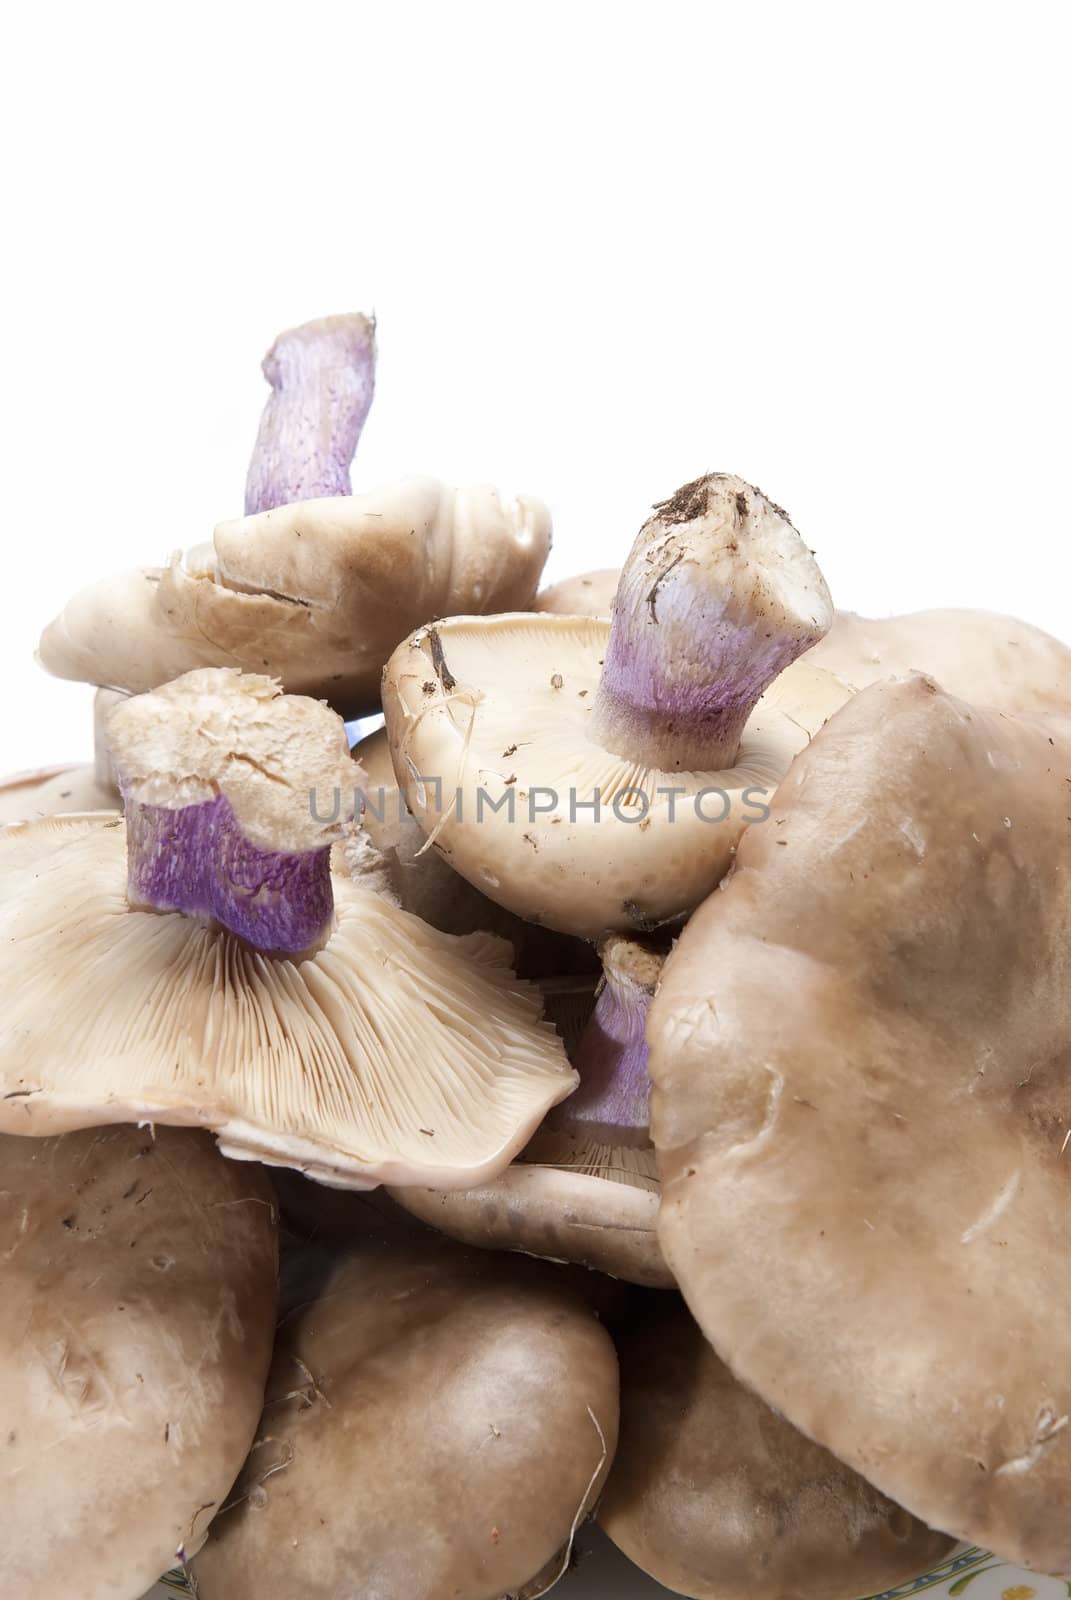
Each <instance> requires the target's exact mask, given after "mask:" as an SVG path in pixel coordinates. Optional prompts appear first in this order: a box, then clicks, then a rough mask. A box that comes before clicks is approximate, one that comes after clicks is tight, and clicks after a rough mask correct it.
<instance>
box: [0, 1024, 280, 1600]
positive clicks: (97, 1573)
mask: <svg viewBox="0 0 1071 1600" xmlns="http://www.w3.org/2000/svg"><path fill="white" fill-rule="evenodd" d="M56 1004H57V1006H60V1005H62V1004H63V1001H62V998H61V997H58V998H57V1001H56ZM0 1173H2V1177H0V1261H2V1262H3V1267H4V1278H3V1294H2V1295H0V1415H2V1417H3V1444H4V1447H3V1449H2V1450H0V1498H2V1501H3V1507H4V1532H3V1538H2V1539H0V1594H3V1595H4V1596H5V1600H69V1597H71V1596H73V1595H77V1596H78V1597H79V1600H138V1597H139V1596H140V1595H142V1594H143V1593H144V1592H145V1590H146V1589H147V1588H149V1586H150V1585H151V1584H152V1583H154V1582H155V1581H156V1579H157V1578H158V1577H159V1575H160V1573H161V1572H163V1571H165V1570H166V1569H167V1568H168V1567H170V1566H172V1565H173V1564H174V1563H175V1562H176V1561H180V1562H181V1561H183V1560H188V1559H189V1558H191V1557H192V1556H193V1555H194V1553H195V1552H196V1550H197V1549H198V1548H199V1546H200V1544H201V1542H202V1540H203V1539H204V1537H205V1534H206V1532H207V1530H208V1525H209V1523H210V1521H211V1520H212V1517H213V1515H214V1513H215V1512H216V1511H217V1510H218V1509H219V1507H220V1506H221V1505H222V1503H223V1501H224V1498H225V1496H226V1495H227V1493H228V1491H229V1489H230V1486H231V1484H232V1483H233V1481H234V1478H235V1475H236V1474H237V1473H238V1472H239V1471H240V1470H241V1466H242V1463H243V1461H244V1460H245V1458H246V1455H247V1453H248V1451H249V1448H250V1445H251V1444H252V1441H253V1438H254V1436H255V1432H256V1427H257V1419H258V1417H259V1415H260V1412H261V1407H262V1405H263V1399H264V1384H265V1381H266V1379H267V1375H268V1367H269V1363H270V1360H271V1351H272V1336H273V1333H274V1326H275V1299H276V1232H277V1228H276V1209H275V1201H274V1197H273V1195H272V1192H271V1188H270V1186H269V1185H268V1184H267V1182H266V1181H265V1179H264V1176H263V1174H262V1173H260V1172H258V1171H257V1170H256V1169H255V1168H252V1167H238V1166H235V1165H234V1164H233V1163H232V1162H228V1161H224V1160H223V1158H222V1157H221V1156H220V1155H219V1153H218V1152H217V1151H216V1150H214V1149H213V1147H212V1142H211V1140H210V1139H209V1137H208V1135H207V1134H204V1133H198V1132H196V1131H195V1130H192V1129H177V1128H160V1129H158V1130H157V1131H156V1134H155V1136H154V1135H153V1133H152V1131H151V1130H142V1129H137V1128H132V1127H125V1128H99V1129H94V1130H92V1131H90V1132H85V1133H71V1134H66V1135H64V1137H63V1138H60V1139H0Z"/></svg>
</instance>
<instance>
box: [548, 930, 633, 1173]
mask: <svg viewBox="0 0 1071 1600" xmlns="http://www.w3.org/2000/svg"><path fill="white" fill-rule="evenodd" d="M618 948H619V949H622V950H624V951H626V952H634V953H637V954H638V956H639V960H640V961H642V962H643V963H644V969H643V970H642V971H637V970H636V965H637V963H636V960H635V958H633V959H629V958H628V956H627V955H626V959H625V960H624V961H618V960H617V959H616V958H615V957H614V956H613V954H611V955H610V956H609V957H608V958H606V968H605V981H604V983H603V986H602V988H601V990H600V992H599V997H598V999H597V1001H596V1002H595V1010H594V1013H593V1014H592V1017H591V1020H590V1021H589V1023H588V1024H587V1026H586V1027H585V1029H584V1031H583V1033H582V1034H581V1036H580V1040H579V1043H578V1044H577V1047H576V1049H575V1051H574V1052H573V1056H572V1061H573V1065H574V1066H575V1067H576V1069H577V1071H578V1072H579V1074H580V1087H579V1088H578V1089H577V1090H576V1092H575V1094H572V1095H570V1097H569V1099H568V1100H565V1101H563V1102H562V1104H561V1105H559V1106H557V1107H556V1108H555V1110H554V1111H553V1112H551V1115H550V1117H549V1118H548V1119H547V1126H549V1127H551V1128H553V1129H554V1130H555V1131H557V1132H562V1133H570V1134H572V1135H573V1136H574V1137H576V1138H579V1139H582V1140H584V1141H585V1142H590V1143H593V1144H602V1145H627V1146H631V1147H633V1148H637V1149H642V1148H645V1147H646V1146H648V1145H649V1144H650V1142H651V1137H650V1131H649V1109H648V1107H649V1101H650V1094H651V1080H650V1078H649V1077H648V1075H647V1039H646V1034H645V1030H646V1026H647V1008H648V1006H649V1005H650V1003H651V999H652V997H653V995H654V991H655V983H656V980H657V972H658V969H659V968H660V966H661V958H660V957H656V956H653V955H651V954H649V953H647V952H645V951H643V950H642V949H641V947H638V946H636V945H629V943H628V941H624V940H622V941H620V944H619V946H618Z"/></svg>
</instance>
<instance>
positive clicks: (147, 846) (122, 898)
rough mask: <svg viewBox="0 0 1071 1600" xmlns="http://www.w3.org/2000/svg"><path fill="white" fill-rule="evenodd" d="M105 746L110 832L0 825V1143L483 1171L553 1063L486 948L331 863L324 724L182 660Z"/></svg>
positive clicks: (516, 989)
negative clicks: (121, 1140) (150, 1137)
mask: <svg viewBox="0 0 1071 1600" xmlns="http://www.w3.org/2000/svg"><path fill="white" fill-rule="evenodd" d="M109 734H110V738H111V746H112V753H113V756H114V759H115V763H116V766H117V768H118V772H119V775H120V780H121V784H122V788H123V791H124V796H125V799H126V825H125V828H124V825H123V823H122V821H121V819H119V818H118V817H114V816H112V817H109V816H108V815H98V816H82V817H71V818H52V819H48V820H47V821H43V822H38V823H31V824H26V825H23V826H21V827H14V828H5V829H3V830H0V884H2V891H0V974H2V976H3V983H4V990H5V995H6V999H5V1005H4V1008H3V1015H2V1019H0V1131H6V1132H14V1133H26V1134H49V1133H55V1132H63V1131H66V1130H67V1129H71V1128H78V1127H86V1126H91V1125H94V1124H97V1123H103V1122H117V1121H125V1120H134V1121H138V1122H148V1121H151V1122H162V1123H167V1122H173V1123H196V1124H199V1125H203V1126H206V1127H210V1128H212V1129H213V1130H214V1131H215V1132H216V1133H217V1135H218V1137H219V1140H220V1145H221V1147H222V1148H223V1149H224V1151H225V1152H226V1153H228V1154H232V1155H235V1156H242V1157H246V1158H255V1159H258V1160H263V1161H267V1162H272V1163H282V1164H288V1165H294V1166H299V1167H301V1168H303V1169H306V1170H308V1171H309V1172H310V1174H311V1175H313V1176H315V1177H317V1178H320V1179H322V1180H323V1181H325V1182H330V1183H335V1184H339V1185H341V1186H343V1187H356V1188H363V1187H369V1186H371V1185H374V1184H377V1183H380V1182H383V1181H385V1180H387V1179H389V1180H390V1181H391V1182H394V1183H406V1182H420V1183H434V1184H436V1185H438V1186H440V1187H450V1186H451V1185H454V1184H460V1185H463V1184H466V1183H478V1182H482V1181H483V1180H485V1179H486V1178H489V1177H492V1176H494V1175H495V1174H496V1173H497V1172H498V1171H500V1170H501V1168H502V1167H504V1166H505V1165H506V1164H507V1163H508V1161H509V1160H510V1158H511V1157H512V1156H513V1155H514V1154H515V1153H516V1152H517V1151H518V1150H520V1149H521V1148H523V1146H524V1144H525V1143H526V1142H527V1140H528V1139H529V1138H530V1136H531V1134H532V1132H533V1130H534V1129H535V1128H536V1127H537V1126H538V1124H539V1122H540V1121H541V1120H542V1118H543V1116H544V1115H545V1113H546V1112H547V1110H548V1109H549V1108H550V1106H551V1105H553V1104H554V1103H555V1102H556V1101H558V1100H559V1099H561V1098H562V1097H563V1096H564V1095H566V1094H568V1093H569V1092H570V1090H571V1089H572V1088H573V1086H574V1085H575V1082H576V1077H575V1074H574V1073H573V1072H572V1071H571V1070H570V1068H569V1065H568V1062H567V1061H566V1058H565V1055H564V1052H563V1050H562V1047H561V1043H560V1041H559V1040H558V1039H557V1037H556V1036H555V1034H554V1032H553V1030H552V1028H551V1027H550V1025H549V1024H544V1023H541V1022H540V1020H539V1017H540V1012H541V1002H540V997H539V995H538V992H537V991H535V990H532V989H531V988H530V987H529V986H528V985H526V984H523V983H520V982H518V981H517V980H516V979H514V977H513V976H512V974H511V973H510V971H509V970H508V968H507V967H506V965H505V961H506V955H507V951H506V947H505V946H504V945H503V944H502V942H501V941H498V940H495V939H492V938H489V937H487V936H485V935H480V934H476V935H473V936H471V937H469V938H465V939H454V938H450V937H449V936H447V935H445V934H441V933H438V932H437V931H436V930H434V929H432V928H429V927H427V926H426V925H425V924H424V923H422V922H420V921H419V920H418V919H417V918H416V917H412V916H409V915H408V914H407V913H405V912H403V911H399V910H398V909H397V908H395V907H394V906H392V905H390V904H389V903H388V902H387V901H385V900H383V899H381V898H380V897H379V896H377V895H375V894H372V893H370V892H369V891H368V890H365V889H361V888H359V887H358V886H357V885H356V884H355V883H353V882H352V881H351V879H350V878H349V875H348V874H347V873H346V872H345V870H344V867H343V868H342V869H341V870H337V871H332V867H331V846H332V843H333V842H334V841H335V840H337V839H339V838H340V837H341V836H342V835H343V833H344V832H345V828H346V821H345V819H346V818H347V817H349V816H350V815H352V811H353V787H352V786H353V784H354V781H355V778H357V779H359V777H360V769H359V768H357V767H356V766H355V765H354V763H353V762H352V761H351V759H350V755H349V751H348V748H347V744H346V737H345V733H344V730H343V727H342V723H341V721H340V720H339V718H338V717H337V716H335V714H334V713H333V712H331V711H330V710H329V709H328V708H327V707H326V706H324V705H323V704H321V703H319V702H316V701H313V700H305V699H301V698H298V697H293V696H282V695H280V693H279V689H278V685H277V684H275V683H273V681H272V680H271V679H269V678H258V677H244V676H241V675H240V674H238V673H236V672H233V671H227V670H224V669H214V670H213V669H206V670H204V671H200V672H194V673H189V674H187V675H186V676H185V677H184V678H180V679H178V680H176V682H174V683H172V684H168V685H167V686H166V687H165V688H163V689H161V690H158V691H157V692H156V693H155V694H152V695H146V696H144V697H141V698H135V699H130V700H127V701H126V702H124V704H122V705H121V706H119V707H118V708H117V709H116V711H115V712H114V713H113V715H112V719H111V722H110V724H109ZM347 785H349V797H348V799H347V800H346V801H345V803H344V804H343V802H342V800H341V799H340V792H341V793H342V794H344V793H345V789H346V786H347ZM332 790H334V801H333V803H332V800H331V799H330V798H329V797H330V795H331V793H332ZM325 819H326V820H325Z"/></svg>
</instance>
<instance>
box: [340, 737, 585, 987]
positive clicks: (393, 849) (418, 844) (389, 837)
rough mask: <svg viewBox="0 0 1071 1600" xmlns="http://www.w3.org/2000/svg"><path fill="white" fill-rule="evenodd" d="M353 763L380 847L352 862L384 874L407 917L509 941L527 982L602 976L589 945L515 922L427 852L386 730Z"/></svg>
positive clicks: (371, 835) (361, 746)
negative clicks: (396, 773)
mask: <svg viewBox="0 0 1071 1600" xmlns="http://www.w3.org/2000/svg"><path fill="white" fill-rule="evenodd" d="M353 755H354V758H355V759H356V760H357V761H359V762H360V764H361V766H362V768H363V769H364V772H365V774H366V779H367V781H366V786H365V794H366V808H365V811H364V815H363V817H362V822H363V832H364V834H365V835H366V836H367V838H368V839H369V840H370V841H371V843H372V845H373V846H374V847H375V853H373V852H364V855H363V859H362V858H361V857H360V856H351V864H352V866H353V868H354V870H356V871H360V872H361V873H362V874H368V873H372V874H377V873H378V874H380V875H381V876H382V877H384V878H385V882H386V887H387V889H388V891H389V892H390V893H391V894H392V895H393V896H394V898H395V900H396V901H397V903H398V904H399V905H400V906H401V907H402V908H403V909H404V910H405V911H411V912H412V914H413V915H414V916H415V917H421V918H422V919H423V920H424V921H425V922H430V924H431V926H432V927H433V928H440V929H441V930H442V931H443V933H494V934H498V936H499V937H500V938H502V939H508V940H509V942H510V944H511V945H512V946H513V965H514V967H515V969H516V971H517V974H518V976H520V977H522V978H544V977H559V976H564V975H566V974H569V973H581V972H592V973H597V972H598V970H599V962H598V958H597V956H596V955H595V952H594V951H593V950H592V949H591V947H590V946H589V945H588V944H586V943H584V942H582V941H581V940H579V939H572V938H570V937H569V936H568V935H567V934H564V933H556V932H555V931H554V929H553V928H541V927H539V926H537V924H536V923H534V922H525V921H524V919H523V918H521V917H518V916H514V914H513V913H512V912H511V911H507V910H506V909H505V907H504V906H500V905H498V904H497V903H496V902H495V901H494V900H489V899H488V897H487V896H486V895H485V894H482V893H481V892H480V890H479V889H477V888H476V886H475V885H474V884H471V883H469V882H468V881H467V880H466V879H465V878H463V877H461V875H460V874H459V873H457V872H455V871H454V869H453V867H452V866H451V865H450V863H449V861H448V860H447V858H446V857H445V856H444V855H443V854H442V853H441V852H440V851H439V850H437V849H436V848H435V846H434V845H429V844H428V841H427V839H426V837H425V835H424V830H423V829H422V828H421V827H420V824H419V823H418V822H416V821H415V820H414V818H413V817H411V816H410V815H409V814H408V812H407V811H406V806H405V797H404V796H403V794H402V792H401V790H400V788H399V787H398V780H397V778H396V777H395V776H394V767H393V765H392V764H391V756H390V742H389V740H388V738H387V733H386V729H384V728H380V729H378V731H377V732H375V733H372V734H369V735H368V737H367V738H365V739H362V740H360V742H359V743H358V744H356V745H354V747H353ZM380 853H382V854H380ZM384 856H385V859H384Z"/></svg>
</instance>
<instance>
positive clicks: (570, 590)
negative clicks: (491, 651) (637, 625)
mask: <svg viewBox="0 0 1071 1600" xmlns="http://www.w3.org/2000/svg"><path fill="white" fill-rule="evenodd" d="M620 578H621V568H620V567H600V568H599V570H598V571H597V572H582V573H579V574H578V575H577V576H576V577H575V578H562V579H561V580H560V582H558V583H551V584H548V586H547V587H546V588H545V589H540V591H539V593H538V594H537V595H536V597H535V605H534V606H533V608H532V609H533V610H534V611H550V612H553V614H554V615H555V616H559V617H608V616H609V615H610V613H611V612H612V611H613V609H614V595H615V594H616V593H617V585H618V583H619V581H620Z"/></svg>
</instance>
